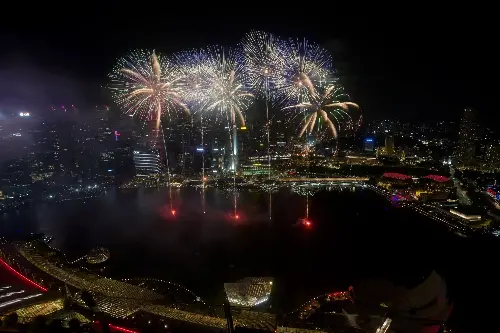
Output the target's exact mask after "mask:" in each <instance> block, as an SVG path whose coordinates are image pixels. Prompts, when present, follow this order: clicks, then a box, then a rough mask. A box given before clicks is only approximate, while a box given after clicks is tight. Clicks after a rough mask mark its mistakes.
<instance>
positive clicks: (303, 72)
mask: <svg viewBox="0 0 500 333" xmlns="http://www.w3.org/2000/svg"><path fill="white" fill-rule="evenodd" d="M276 56H277V58H278V59H279V62H276V63H277V65H278V73H277V75H276V80H277V81H276V95H277V96H276V97H277V98H276V101H277V102H278V103H279V104H281V105H296V104H298V103H300V102H304V101H309V100H310V99H311V98H317V97H318V95H317V89H318V87H323V86H326V85H329V84H331V83H332V82H334V76H333V74H334V70H333V68H332V59H331V55H330V53H328V51H326V50H325V49H323V48H322V47H320V46H319V45H317V44H314V43H309V42H308V41H307V40H305V39H304V40H303V41H299V40H284V41H279V43H278V45H277V47H276Z"/></svg>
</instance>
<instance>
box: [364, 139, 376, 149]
mask: <svg viewBox="0 0 500 333" xmlns="http://www.w3.org/2000/svg"><path fill="white" fill-rule="evenodd" d="M363 151H365V152H368V153H373V152H374V151H375V139H373V138H371V137H368V138H365V140H364V141H363Z"/></svg>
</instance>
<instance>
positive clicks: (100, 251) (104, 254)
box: [87, 246, 110, 264]
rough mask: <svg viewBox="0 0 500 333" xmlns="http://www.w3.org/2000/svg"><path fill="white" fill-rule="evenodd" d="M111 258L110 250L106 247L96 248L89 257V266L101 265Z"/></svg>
mask: <svg viewBox="0 0 500 333" xmlns="http://www.w3.org/2000/svg"><path fill="white" fill-rule="evenodd" d="M109 257H110V253H109V250H108V249H106V248H104V247H99V246H98V247H94V248H93V249H92V250H90V253H89V254H88V255H87V262H88V263H89V264H100V263H103V262H105V261H106V260H108V259H109Z"/></svg>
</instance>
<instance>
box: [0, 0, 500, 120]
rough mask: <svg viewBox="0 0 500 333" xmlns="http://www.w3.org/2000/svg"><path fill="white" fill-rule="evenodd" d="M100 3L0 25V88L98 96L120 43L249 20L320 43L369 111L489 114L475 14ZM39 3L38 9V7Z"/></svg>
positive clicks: (221, 32) (212, 36) (220, 32)
mask: <svg viewBox="0 0 500 333" xmlns="http://www.w3.org/2000/svg"><path fill="white" fill-rule="evenodd" d="M103 3H105V5H103V4H102V3H100V5H99V7H96V8H98V9H95V8H94V7H92V6H90V5H89V6H88V7H87V9H86V10H84V11H81V10H80V9H79V8H77V7H75V8H74V9H68V10H67V11H66V12H65V13H64V14H63V12H64V11H62V12H61V14H60V15H55V14H51V15H50V14H46V15H41V16H40V17H36V15H35V14H33V15H35V16H31V15H30V18H29V19H26V20H25V21H24V22H23V23H22V24H20V25H10V26H9V25H6V26H5V25H4V27H3V29H0V31H2V32H0V37H1V38H0V40H1V42H2V47H1V48H0V88H2V89H1V90H0V97H1V98H3V100H4V101H5V100H6V99H14V100H16V99H17V100H20V99H22V98H23V97H19V96H25V95H24V94H27V95H28V96H30V97H29V98H31V99H37V98H38V99H37V101H44V102H45V101H47V100H49V99H50V100H52V101H54V100H56V99H61V100H62V99H77V100H78V101H77V102H78V103H81V102H82V100H83V101H85V102H88V103H94V101H93V100H91V99H94V98H95V96H100V94H101V92H100V85H102V84H104V83H105V82H106V81H105V80H106V74H107V72H108V71H109V69H110V68H111V66H112V65H113V62H114V60H115V59H116V58H117V57H118V56H120V55H122V54H123V53H124V52H126V51H127V50H128V49H131V48H137V47H140V48H156V49H157V50H159V51H163V52H166V53H170V52H175V51H179V50H182V49H186V48H196V47H201V46H204V45H206V44H212V43H223V44H232V43H236V42H237V41H238V40H239V39H240V38H241V36H242V35H243V34H244V33H245V32H246V31H248V30H249V29H252V28H257V29H265V30H267V31H270V32H274V33H276V34H278V35H283V36H290V37H293V36H297V37H306V38H308V39H309V40H311V41H316V42H318V43H322V44H323V45H325V46H326V47H328V48H329V49H330V50H331V52H332V53H333V55H334V58H335V61H336V65H337V67H338V68H339V71H340V73H341V74H342V79H343V83H344V84H345V86H346V88H347V90H348V91H349V92H350V94H351V96H352V98H353V99H354V100H355V101H357V102H359V104H360V105H361V107H362V108H363V111H364V113H365V115H366V117H367V118H369V119H373V118H384V117H399V118H402V119H419V120H425V119H441V118H443V119H453V118H457V117H458V116H459V113H460V110H462V109H463V108H464V107H467V106H472V107H475V108H477V109H478V110H479V111H480V113H481V114H483V115H496V114H498V107H497V105H496V103H495V99H496V97H497V94H498V88H497V86H498V83H497V82H496V81H497V75H498V74H497V72H498V66H497V65H496V63H497V61H498V51H497V50H496V49H497V47H496V45H495V44H496V40H497V37H496V36H495V35H494V31H496V30H497V28H496V26H495V25H494V21H490V20H487V19H486V16H485V15H484V14H483V15H482V16H481V17H479V16H472V14H471V15H466V13H465V12H464V15H463V16H457V15H456V13H455V14H454V15H455V16H445V17H443V14H441V13H437V14H435V15H429V14H425V15H422V14H420V13H419V14H417V13H414V12H412V13H410V12H408V15H396V14H391V13H390V12H387V13H386V15H379V14H373V15H370V16H366V17H363V16H355V15H349V14H346V12H342V11H341V10H339V11H338V13H337V12H336V13H333V12H332V15H324V16H323V17H311V16H310V15H306V14H307V13H304V15H297V14H295V15H287V16H285V15H271V14H269V15H267V16H251V15H248V16H241V15H234V14H233V15H232V14H231V13H230V12H228V13H224V11H222V10H220V11H219V12H220V15H215V14H214V11H215V12H217V11H216V10H215V8H211V9H207V11H208V12H207V11H205V12H204V13H205V14H204V15H203V14H202V12H203V11H201V10H200V12H199V13H195V12H193V14H192V15H191V16H183V15H179V16H175V14H176V13H171V12H169V13H167V12H165V10H166V9H165V10H162V9H161V8H163V7H161V5H158V6H160V7H158V10H156V9H155V8H156V5H154V3H145V5H144V6H145V8H144V9H143V8H141V7H140V6H137V7H129V6H126V5H125V4H124V3H123V2H117V3H116V4H115V5H114V4H113V2H109V1H108V2H103ZM243 4H244V3H241V5H243ZM193 6H194V5H193ZM32 10H35V11H36V9H32ZM40 10H45V12H44V13H48V12H47V9H46V8H45V9H44V7H42V8H40ZM225 10H227V9H225ZM189 12H190V11H188V10H187V8H186V9H185V10H184V11H182V10H179V11H178V13H189ZM56 13H57V11H56ZM134 13H138V14H137V15H134ZM207 13H208V14H207ZM347 13H349V12H347ZM478 22H480V23H478ZM21 69H22V70H21ZM20 70H21V71H20ZM19 73H21V74H19ZM33 73H36V74H33ZM32 77H34V79H31V78H32ZM30 81H33V82H30ZM6 86H8V88H7V89H5V87H6ZM2 90H3V92H2ZM12 91H13V92H12ZM55 91H57V92H55ZM6 95H8V96H6ZM48 95H50V98H46V96H48ZM33 96H35V97H33ZM54 102H55V101H54ZM66 103H69V101H66Z"/></svg>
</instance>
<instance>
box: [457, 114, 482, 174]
mask: <svg viewBox="0 0 500 333" xmlns="http://www.w3.org/2000/svg"><path fill="white" fill-rule="evenodd" d="M477 130H478V126H477V124H476V122H475V115H474V111H472V110H471V109H465V110H464V115H463V117H462V120H461V121H460V130H459V132H458V144H457V147H456V151H455V157H456V160H457V166H458V167H462V168H470V167H472V166H473V165H474V164H475V158H476V143H477V139H478V138H477Z"/></svg>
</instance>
